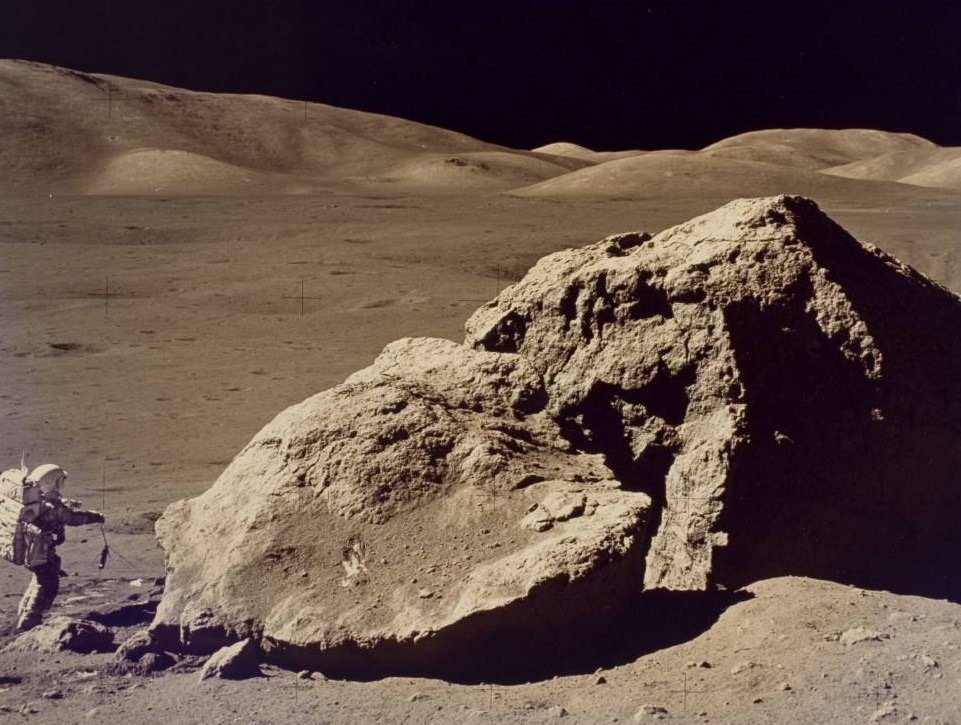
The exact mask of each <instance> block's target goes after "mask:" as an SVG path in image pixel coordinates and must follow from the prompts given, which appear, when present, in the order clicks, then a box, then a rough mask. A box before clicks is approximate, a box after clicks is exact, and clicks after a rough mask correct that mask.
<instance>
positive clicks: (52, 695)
mask: <svg viewBox="0 0 961 725" xmlns="http://www.w3.org/2000/svg"><path fill="white" fill-rule="evenodd" d="M40 697H42V698H43V699H44V700H62V699H63V693H62V692H61V691H60V690H47V691H46V692H44V693H43V694H42V695H40Z"/></svg>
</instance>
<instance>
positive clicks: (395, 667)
mask: <svg viewBox="0 0 961 725" xmlns="http://www.w3.org/2000/svg"><path fill="white" fill-rule="evenodd" d="M959 362H961V301H959V300H958V298H957V297H955V296H954V295H952V294H951V293H949V292H948V291H946V290H945V289H943V288H941V287H939V286H938V285H936V284H935V283H933V282H931V281H929V280H927V279H926V278H924V277H922V276H921V275H920V274H918V273H917V272H915V271H914V270H912V269H911V268H909V267H906V266H904V265H902V264H901V263H899V262H898V261H897V260H895V259H893V258H891V257H890V256H888V255H886V254H884V253H883V252H881V251H879V250H878V249H876V248H874V247H871V246H869V245H865V244H862V243H860V242H858V241H857V240H855V239H854V238H853V237H851V236H850V235H849V234H847V233H846V232H845V231H844V230H843V229H841V228H840V227H839V226H837V225H836V224H835V223H834V222H832V221H831V220H830V219H829V218H828V217H827V216H825V215H824V214H823V213H822V212H821V211H820V210H819V209H818V208H817V206H816V205H815V204H814V203H813V202H811V201H809V200H806V199H802V198H796V197H775V198H768V199H744V200H738V201H735V202H731V203H730V204H728V205H726V206H724V207H722V208H721V209H719V210H717V211H715V212H713V213H711V214H707V215H705V216H702V217H699V218H697V219H694V220H692V221H690V222H687V223H685V224H681V225H679V226H677V227H673V228H671V229H668V230H666V231H664V232H662V233H660V234H658V235H656V236H654V237H650V236H649V235H646V234H625V235H618V236H614V237H610V238H608V239H605V240H603V241H601V242H599V243H597V244H594V245H590V246H587V247H584V248H581V249H572V250H567V251H563V252H559V253H557V254H553V255H550V256H548V257H545V258H544V259H542V260H541V261H540V262H538V263H537V264H536V265H535V266H534V268H532V269H531V270H530V272H529V273H528V274H527V276H525V277H524V279H522V280H521V281H520V282H518V283H517V284H515V285H513V286H511V287H509V288H507V289H506V290H504V292H502V293H501V294H500V295H499V296H498V297H497V299H495V300H494V301H492V302H491V303H489V304H487V305H485V306H484V307H482V308H481V309H479V310H478V311H477V312H475V313H474V315H473V316H472V317H471V318H470V320H469V321H468V323H467V337H466V340H465V343H464V344H463V345H458V344H455V343H453V342H448V341H444V340H433V339H404V340H399V341H397V342H394V343H392V344H390V345H388V346H387V348H386V349H385V350H384V352H383V353H382V354H381V355H380V356H379V357H378V358H377V360H376V361H375V362H374V364H373V365H372V366H371V367H369V368H367V369H365V370H362V371H360V372H358V373H356V374H354V375H353V376H351V377H350V378H348V380H347V381H346V382H345V383H343V384H342V385H339V386H337V387H335V388H333V389H331V390H328V391H325V392H323V393H320V394H318V395H315V396H313V397H312V398H309V399H308V400H306V401H304V402H303V403H300V404H298V405H295V406H293V407H291V408H289V409H287V410H286V411H284V412H282V413H281V414H280V415H278V416H277V417H276V418H275V419H274V420H273V421H272V422H271V423H269V424H268V425H267V426H266V427H265V428H264V429H263V430H262V431H261V432H260V433H258V434H257V436H255V438H254V439H253V440H252V441H251V442H250V443H249V444H248V445H247V446H246V448H244V450H243V451H241V452H240V453H239V454H238V456H237V457H236V458H235V459H234V461H233V462H232V463H231V464H230V466H228V468H227V469H226V470H225V471H224V473H223V474H222V475H221V476H220V478H218V480H217V481H216V483H215V484H214V485H213V486H212V487H211V489H210V490H208V491H207V492H206V493H204V494H203V495H201V496H199V497H197V498H194V499H191V500H186V501H179V502H177V503H175V504H173V505H171V506H170V507H168V509H167V510H166V512H165V513H164V515H163V517H162V518H161V519H160V520H159V521H158V524H157V531H158V536H159V538H160V540H161V543H162V545H163V547H164V549H165V552H166V559H167V570H168V577H167V587H166V590H165V592H164V597H163V600H162V601H161V604H160V607H159V609H158V611H157V616H156V619H155V621H154V624H153V625H152V632H153V634H154V636H155V638H157V640H158V641H160V642H162V644H163V646H164V647H165V648H168V649H178V650H182V651H188V652H195V653H207V652H212V651H214V650H215V649H217V648H218V647H220V646H222V645H224V644H225V643H229V642H232V641H236V640H239V639H243V638H247V637H252V638H254V639H255V640H257V641H258V642H259V644H260V647H261V650H262V653H263V656H264V657H265V658H267V659H268V660H271V661H275V662H278V663H281V664H288V665H291V666H296V667H305V666H309V667H311V668H316V669H321V670H323V671H325V672H328V673H330V674H333V675H346V676H354V675H357V676H374V675H375V674H377V673H402V672H417V671H423V670H424V669H425V667H427V666H428V665H436V666H445V667H450V666H456V665H457V664H466V660H467V659H469V657H468V654H467V653H469V652H471V651H472V650H471V649H470V648H471V646H474V645H476V644H477V643H486V646H488V647H492V646H499V645H503V644H505V643H507V642H515V643H516V642H517V641H518V633H525V634H527V633H530V632H531V631H532V630H537V629H538V628H540V629H541V630H542V631H543V632H550V631H556V629H557V628H558V627H564V626H567V625H573V624H576V625H577V626H576V627H574V628H573V629H572V630H571V631H587V630H589V629H590V626H591V625H592V623H596V622H598V621H599V620H602V619H604V618H607V617H609V616H611V614H612V613H613V612H617V611H618V610H619V609H621V608H623V607H624V606H626V604H627V603H628V602H630V601H632V599H633V598H634V597H636V596H637V594H638V592H639V591H640V590H641V588H642V587H646V588H648V589H653V588H671V589H682V590H709V589H713V588H735V587H740V586H742V585H744V584H746V583H749V582H751V581H754V580H756V579H760V578H766V577H772V576H777V575H784V574H796V575H805V576H814V577H821V578H832V579H837V580H840V581H845V582H849V583H853V584H857V585H859V586H873V587H883V588H898V589H902V590H910V591H915V592H917V593H928V594H931V593H934V592H933V591H931V589H932V588H934V589H936V588H937V587H942V588H950V587H951V586H957V585H958V582H957V577H956V576H954V575H953V573H952V572H947V571H944V570H943V567H944V564H943V562H946V561H957V560H958V558H959V556H961V544H959V542H961V538H959V537H958V536H957V534H956V530H957V526H956V519H957V515H958V512H959V511H961V486H959V485H958V483H957V471H958V470H959V469H961V447H959V446H958V445H957V435H958V430H961V376H958V375H957V374H956V371H957V369H958V366H959ZM304 574H306V576H304ZM925 587H927V588H928V589H927V590H925V589H924V588H925ZM424 591H429V592H431V596H429V597H424V596H422V595H421V593H422V592H424ZM498 637H500V639H498Z"/></svg>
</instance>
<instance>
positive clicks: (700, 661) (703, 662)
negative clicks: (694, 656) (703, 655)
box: [687, 660, 713, 670]
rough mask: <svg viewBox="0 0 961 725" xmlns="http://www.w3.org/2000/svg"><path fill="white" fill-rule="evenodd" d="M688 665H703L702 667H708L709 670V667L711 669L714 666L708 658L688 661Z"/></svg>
mask: <svg viewBox="0 0 961 725" xmlns="http://www.w3.org/2000/svg"><path fill="white" fill-rule="evenodd" d="M687 666H688V667H701V668H702V669H707V670H709V669H711V667H712V666H713V665H711V663H710V662H708V661H707V660H698V661H697V662H688V663H687Z"/></svg>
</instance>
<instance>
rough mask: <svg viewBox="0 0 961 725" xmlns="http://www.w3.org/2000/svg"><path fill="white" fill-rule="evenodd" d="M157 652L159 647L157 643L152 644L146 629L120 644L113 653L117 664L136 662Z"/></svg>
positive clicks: (152, 641)
mask: <svg viewBox="0 0 961 725" xmlns="http://www.w3.org/2000/svg"><path fill="white" fill-rule="evenodd" d="M158 650H159V647H158V646H157V643H156V642H154V640H153V637H152V636H151V635H150V632H149V631H148V630H146V629H141V630H139V631H138V632H134V633H133V634H132V635H130V636H129V637H127V639H125V640H124V641H123V642H121V643H120V646H119V647H118V648H117V651H116V652H115V653H114V659H115V660H117V661H118V662H120V661H127V662H136V661H137V660H139V659H140V658H141V657H143V656H144V655H145V654H147V653H148V652H156V651H158Z"/></svg>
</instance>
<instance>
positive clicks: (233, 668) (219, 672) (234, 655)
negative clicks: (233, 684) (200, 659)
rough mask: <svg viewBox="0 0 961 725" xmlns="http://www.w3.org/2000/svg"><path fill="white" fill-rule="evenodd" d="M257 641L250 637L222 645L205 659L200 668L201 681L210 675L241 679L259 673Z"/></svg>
mask: <svg viewBox="0 0 961 725" xmlns="http://www.w3.org/2000/svg"><path fill="white" fill-rule="evenodd" d="M257 655H258V652H257V643H256V642H254V641H253V640H252V639H244V640H241V641H240V642H236V643H235V644H232V645H230V646H229V647H223V648H221V649H219V650H218V651H217V652H215V653H214V654H213V656H212V657H211V658H210V659H209V660H207V664H205V665H204V667H203V669H202V670H200V679H201V681H203V680H206V679H208V678H210V677H217V678H220V679H224V680H243V679H246V678H248V677H254V676H256V675H259V674H260V664H259V662H258V656H257Z"/></svg>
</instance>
